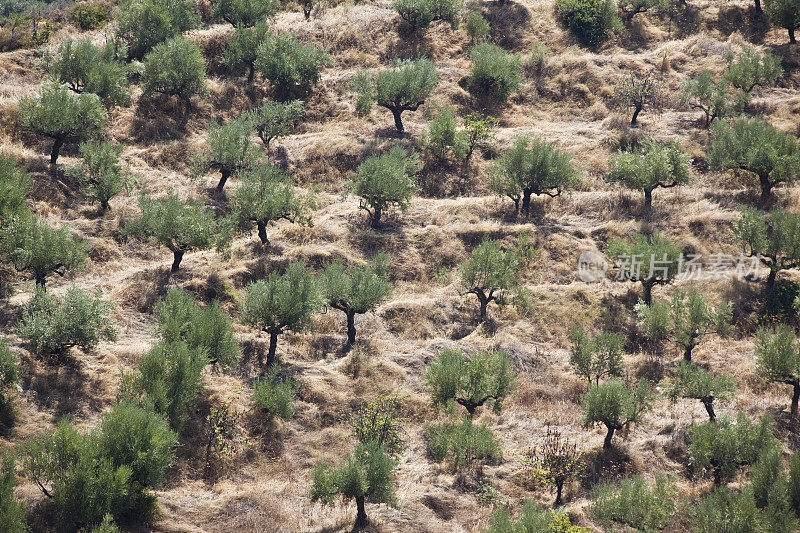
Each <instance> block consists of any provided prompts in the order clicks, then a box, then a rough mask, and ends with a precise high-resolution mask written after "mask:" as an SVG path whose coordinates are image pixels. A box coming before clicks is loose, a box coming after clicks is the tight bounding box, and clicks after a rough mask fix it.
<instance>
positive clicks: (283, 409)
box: [253, 368, 298, 420]
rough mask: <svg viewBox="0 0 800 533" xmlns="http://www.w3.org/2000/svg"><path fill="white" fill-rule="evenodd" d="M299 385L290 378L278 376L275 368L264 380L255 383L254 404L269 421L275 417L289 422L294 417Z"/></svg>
mask: <svg viewBox="0 0 800 533" xmlns="http://www.w3.org/2000/svg"><path fill="white" fill-rule="evenodd" d="M297 389H298V387H297V384H296V383H295V382H294V381H292V380H291V379H289V378H282V377H280V376H279V375H278V369H277V368H273V369H272V370H271V371H270V372H269V373H268V374H267V375H266V376H265V377H264V378H263V379H259V380H257V381H256V382H255V383H253V403H255V404H256V407H258V408H259V409H261V410H262V411H263V412H264V414H266V415H267V418H268V419H270V420H271V419H273V418H275V417H277V418H282V419H283V420H289V419H290V418H292V416H294V405H292V404H293V402H294V397H295V394H296V393H297Z"/></svg>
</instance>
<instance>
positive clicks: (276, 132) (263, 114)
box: [248, 99, 303, 150]
mask: <svg viewBox="0 0 800 533" xmlns="http://www.w3.org/2000/svg"><path fill="white" fill-rule="evenodd" d="M248 116H249V119H250V123H251V124H252V125H253V128H255V130H256V134H258V138H259V139H261V142H262V143H264V147H265V148H266V149H267V150H269V143H270V141H272V140H274V139H279V138H281V137H285V136H286V135H289V134H290V133H292V131H294V128H295V125H296V124H297V121H298V120H300V119H301V118H302V116H303V102H302V100H292V101H290V102H276V101H274V100H270V99H265V100H264V101H263V102H262V103H261V107H258V108H257V109H254V110H253V111H251V112H250V114H249V115H248Z"/></svg>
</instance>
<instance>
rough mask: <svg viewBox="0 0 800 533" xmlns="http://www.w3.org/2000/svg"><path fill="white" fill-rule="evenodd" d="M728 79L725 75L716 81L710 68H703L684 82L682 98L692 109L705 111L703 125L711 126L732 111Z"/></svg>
mask: <svg viewBox="0 0 800 533" xmlns="http://www.w3.org/2000/svg"><path fill="white" fill-rule="evenodd" d="M727 87H728V80H727V79H725V78H724V77H723V78H722V79H721V80H719V81H717V82H715V81H714V79H713V76H712V74H711V71H710V70H707V69H706V70H701V71H700V72H699V73H698V74H697V75H696V76H693V77H691V78H687V79H686V80H684V82H683V86H682V91H681V100H682V101H683V102H684V103H686V104H687V105H688V106H689V107H691V108H692V109H699V110H700V111H702V112H703V116H704V121H703V126H705V127H706V128H710V127H711V124H713V122H714V120H715V119H718V118H722V117H724V116H726V115H727V114H728V113H729V112H730V111H731V104H730V102H729V101H728V93H727Z"/></svg>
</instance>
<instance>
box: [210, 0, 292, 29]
mask: <svg viewBox="0 0 800 533" xmlns="http://www.w3.org/2000/svg"><path fill="white" fill-rule="evenodd" d="M211 6H212V10H211V14H212V16H213V17H214V18H221V19H222V20H224V21H225V22H228V23H230V24H233V25H234V26H236V27H237V28H250V27H252V26H255V25H256V24H258V23H259V22H261V21H263V20H265V19H269V18H272V17H274V16H275V13H277V12H278V8H279V7H280V2H279V1H278V0H214V1H213V2H212V3H211Z"/></svg>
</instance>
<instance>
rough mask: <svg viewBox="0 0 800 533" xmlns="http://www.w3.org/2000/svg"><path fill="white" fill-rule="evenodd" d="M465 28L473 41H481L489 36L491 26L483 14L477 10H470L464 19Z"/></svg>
mask: <svg viewBox="0 0 800 533" xmlns="http://www.w3.org/2000/svg"><path fill="white" fill-rule="evenodd" d="M464 30H466V32H467V35H469V38H470V40H471V41H472V42H473V43H479V42H481V41H483V40H485V39H486V38H487V37H488V36H489V31H490V30H491V27H490V26H489V21H487V20H486V19H485V18H484V17H483V15H481V14H480V13H479V12H477V11H470V12H469V14H467V18H466V19H464Z"/></svg>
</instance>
